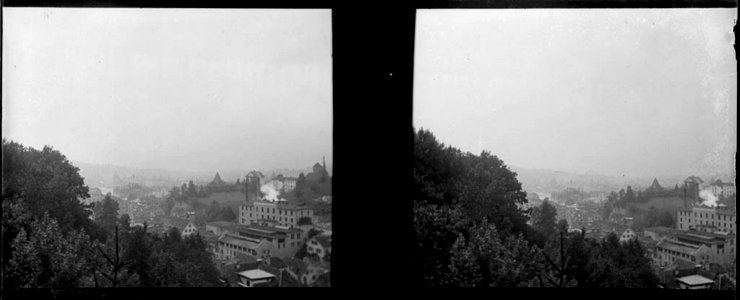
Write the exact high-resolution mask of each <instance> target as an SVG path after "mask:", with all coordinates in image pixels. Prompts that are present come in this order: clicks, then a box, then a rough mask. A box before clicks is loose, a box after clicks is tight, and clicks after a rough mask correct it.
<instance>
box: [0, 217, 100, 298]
mask: <svg viewBox="0 0 740 300" xmlns="http://www.w3.org/2000/svg"><path fill="white" fill-rule="evenodd" d="M29 228H30V230H29V231H26V230H25V229H21V230H20V232H19V234H18V235H17V236H16V237H15V239H14V240H13V242H12V243H11V245H10V247H11V248H12V252H11V253H7V254H4V255H8V256H10V257H9V260H8V263H7V264H5V265H4V267H3V269H4V270H3V284H4V286H5V287H10V288H14V287H15V288H18V287H34V288H36V287H46V288H49V287H52V288H73V287H78V286H79V285H80V283H81V282H82V278H83V277H84V276H85V275H86V274H88V273H89V264H88V260H89V258H90V253H89V252H88V251H89V249H90V248H91V242H90V240H89V238H88V236H87V235H85V234H84V233H83V232H79V231H77V230H73V231H71V232H69V233H66V234H65V233H63V232H62V229H61V228H60V227H59V224H58V223H57V221H56V219H53V218H51V217H50V216H49V214H43V215H42V216H41V217H40V218H39V219H37V220H34V221H32V222H31V224H30V226H29Z"/></svg>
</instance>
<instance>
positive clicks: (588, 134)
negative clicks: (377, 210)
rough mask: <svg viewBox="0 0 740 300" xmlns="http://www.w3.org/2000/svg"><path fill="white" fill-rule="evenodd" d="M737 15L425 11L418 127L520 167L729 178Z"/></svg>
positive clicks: (420, 19) (417, 81)
mask: <svg viewBox="0 0 740 300" xmlns="http://www.w3.org/2000/svg"><path fill="white" fill-rule="evenodd" d="M736 12H737V10H736V9H645V10H632V9H618V10H617V9H612V10H595V9H588V10H586V9H583V10H533V9H527V10H514V9H510V10H476V11H470V10H455V11H449V10H420V11H418V13H417V24H416V45H415V51H416V55H415V73H414V126H415V127H417V128H418V127H424V128H427V129H430V130H432V132H433V133H434V134H435V135H436V136H437V137H438V138H439V139H440V140H442V141H443V142H445V143H446V144H451V145H453V146H456V147H459V148H461V149H462V150H464V151H471V152H474V153H480V151H481V150H482V149H487V150H489V151H491V152H492V153H493V154H495V155H498V156H499V157H500V158H501V159H503V160H504V161H505V162H506V163H507V164H510V165H515V166H521V167H528V168H540V169H555V170H562V171H569V172H579V173H601V174H609V175H620V174H627V175H640V176H653V175H662V174H675V173H679V174H707V173H711V174H716V173H727V172H734V155H735V152H736V149H737V131H736V127H737V102H736V99H737V85H736V84H737V64H736V61H735V52H734V49H733V47H732V45H733V43H734V34H733V32H732V26H733V25H734V20H735V19H736Z"/></svg>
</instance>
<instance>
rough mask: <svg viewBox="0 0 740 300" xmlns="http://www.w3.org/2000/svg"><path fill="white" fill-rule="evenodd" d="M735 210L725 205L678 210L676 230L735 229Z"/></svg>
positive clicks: (733, 231)
mask: <svg viewBox="0 0 740 300" xmlns="http://www.w3.org/2000/svg"><path fill="white" fill-rule="evenodd" d="M735 215H736V213H735V211H734V210H731V209H728V208H725V207H706V206H697V207H693V208H691V209H683V210H679V211H678V230H703V231H724V232H728V233H731V234H734V233H735V231H736V228H735V226H736V223H735V222H736V221H735V219H736V218H735Z"/></svg>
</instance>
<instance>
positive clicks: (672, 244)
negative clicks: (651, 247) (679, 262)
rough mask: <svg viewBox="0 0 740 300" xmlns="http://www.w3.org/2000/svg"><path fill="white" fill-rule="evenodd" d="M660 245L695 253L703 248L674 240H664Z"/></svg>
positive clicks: (669, 248) (677, 250)
mask: <svg viewBox="0 0 740 300" xmlns="http://www.w3.org/2000/svg"><path fill="white" fill-rule="evenodd" d="M658 247H660V248H663V249H667V250H672V251H676V252H682V253H687V254H694V253H696V251H698V250H699V249H700V248H701V246H697V245H694V244H689V243H684V242H679V241H674V240H663V241H661V242H660V243H658Z"/></svg>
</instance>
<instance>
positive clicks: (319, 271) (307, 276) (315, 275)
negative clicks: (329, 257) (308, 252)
mask: <svg viewBox="0 0 740 300" xmlns="http://www.w3.org/2000/svg"><path fill="white" fill-rule="evenodd" d="M306 260H308V258H304V261H306ZM328 272H329V270H328V269H327V268H326V267H325V266H323V265H319V264H314V263H310V262H309V263H308V264H307V267H306V272H304V273H303V274H300V281H301V283H303V284H304V285H307V286H311V285H313V284H314V283H315V282H316V280H317V279H319V277H321V275H324V274H325V273H328Z"/></svg>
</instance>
